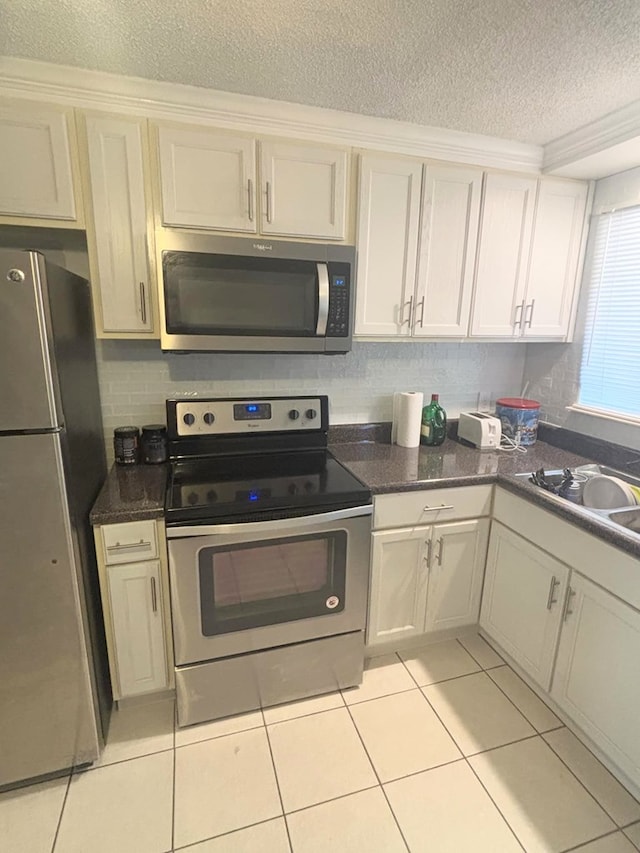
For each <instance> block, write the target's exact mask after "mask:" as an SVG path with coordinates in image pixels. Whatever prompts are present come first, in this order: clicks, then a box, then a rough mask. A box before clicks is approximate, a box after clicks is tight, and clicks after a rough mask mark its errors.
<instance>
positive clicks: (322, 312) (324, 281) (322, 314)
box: [316, 264, 329, 337]
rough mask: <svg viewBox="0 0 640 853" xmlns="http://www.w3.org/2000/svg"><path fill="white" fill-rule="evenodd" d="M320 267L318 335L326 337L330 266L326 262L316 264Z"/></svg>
mask: <svg viewBox="0 0 640 853" xmlns="http://www.w3.org/2000/svg"><path fill="white" fill-rule="evenodd" d="M316 267H317V269H318V324H317V326H316V335H318V336H320V337H324V335H326V333H327V319H328V317H329V267H328V266H327V265H326V264H316Z"/></svg>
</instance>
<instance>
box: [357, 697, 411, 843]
mask: <svg viewBox="0 0 640 853" xmlns="http://www.w3.org/2000/svg"><path fill="white" fill-rule="evenodd" d="M347 711H348V713H349V717H350V719H351V724H352V725H353V727H354V729H355V730H356V734H357V735H358V737H359V738H360V743H361V744H362V748H363V749H364V752H365V755H366V756H367V758H368V760H369V764H370V765H371V769H372V770H373V773H374V775H375V777H376V779H377V780H378V785H379V786H380V788H381V790H382V796H383V797H384V798H385V800H386V801H387V806H388V807H389V811H390V812H391V814H392V815H393V819H394V821H395V822H396V826H397V827H398V832H399V833H400V837H401V838H402V840H403V842H404V845H405V847H406V848H407V851H408V853H411V848H410V847H409V842H408V841H407V839H406V838H405V836H404V832H403V831H402V827H401V826H400V822H399V820H398V818H397V817H396V813H395V812H394V810H393V808H392V807H391V802H390V801H389V797H388V796H387V792H386V791H385V789H384V785H383V784H382V780H381V779H380V776H379V775H378V771H377V770H376V767H375V764H374V763H373V761H372V760H371V756H370V755H369V750H368V749H367V747H366V744H365V742H364V739H363V737H362V735H361V734H360V729H359V728H358V727H357V725H356V721H355V720H354V719H353V715H352V713H351V709H350V707H349V706H348V705H347Z"/></svg>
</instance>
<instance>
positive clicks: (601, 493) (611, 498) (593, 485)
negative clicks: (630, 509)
mask: <svg viewBox="0 0 640 853" xmlns="http://www.w3.org/2000/svg"><path fill="white" fill-rule="evenodd" d="M582 503H583V504H584V505H585V506H588V507H591V508H592V509H616V508H618V507H622V506H635V505H636V504H637V503H638V501H637V500H636V495H635V492H634V490H633V489H632V488H631V486H629V485H628V484H627V483H625V481H624V480H620V479H619V478H618V477H610V476H608V475H607V474H599V475H598V476H596V477H591V478H590V479H589V480H587V482H586V483H585V484H584V490H583V492H582Z"/></svg>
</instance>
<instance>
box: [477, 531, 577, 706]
mask: <svg viewBox="0 0 640 853" xmlns="http://www.w3.org/2000/svg"><path fill="white" fill-rule="evenodd" d="M569 571H570V570H569V568H568V567H567V566H565V565H564V563H561V562H559V561H558V560H555V559H554V558H553V557H551V556H550V555H549V554H546V553H545V552H544V551H541V550H540V549H539V548H537V547H536V546H535V545H532V544H531V543H530V542H528V541H527V540H526V539H523V538H522V537H521V536H518V535H517V534H515V533H512V532H511V531H510V530H509V529H508V528H506V527H504V526H503V525H502V524H499V523H498V522H495V521H494V522H493V524H492V528H491V539H490V542H489V552H488V555H487V568H486V574H485V585H484V593H483V598H482V609H481V612H480V626H481V627H482V628H483V629H484V630H485V631H486V632H487V634H488V635H489V636H490V637H492V638H493V639H494V640H495V641H496V642H497V643H498V644H499V645H500V646H502V648H503V649H504V650H505V651H506V652H507V653H508V654H509V655H511V657H512V658H513V659H514V660H515V661H517V662H518V663H519V664H520V666H521V667H522V668H523V670H525V672H527V673H528V674H529V675H530V676H531V678H533V679H534V681H535V682H536V683H537V684H539V685H540V686H541V687H542V688H543V689H544V690H549V687H550V686H551V673H552V669H553V662H554V656H555V651H556V646H557V642H558V635H559V633H560V626H561V621H562V602H563V601H564V596H565V593H566V588H567V582H568V578H569Z"/></svg>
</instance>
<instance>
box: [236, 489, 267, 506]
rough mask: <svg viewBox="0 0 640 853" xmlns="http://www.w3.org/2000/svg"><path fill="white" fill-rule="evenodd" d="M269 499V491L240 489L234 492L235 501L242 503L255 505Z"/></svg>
mask: <svg viewBox="0 0 640 853" xmlns="http://www.w3.org/2000/svg"><path fill="white" fill-rule="evenodd" d="M270 497H271V489H246V490H245V489H242V490H241V491H237V492H236V501H240V502H242V503H244V502H245V501H248V502H249V503H257V502H258V501H260V500H263V499H264V498H270Z"/></svg>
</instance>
